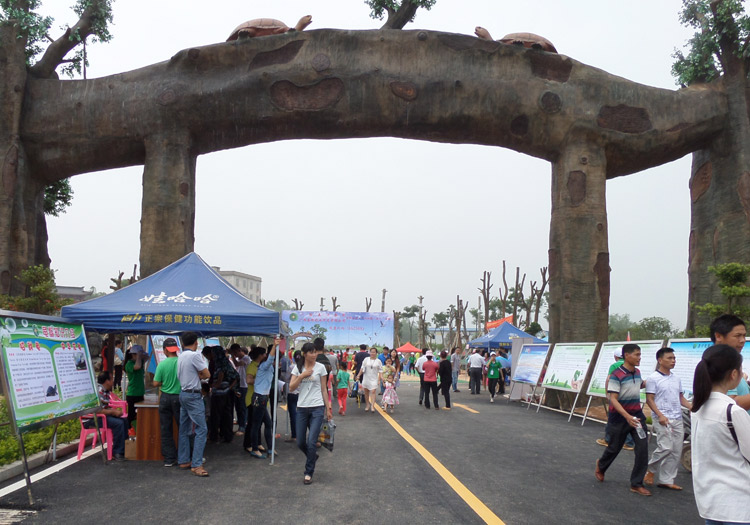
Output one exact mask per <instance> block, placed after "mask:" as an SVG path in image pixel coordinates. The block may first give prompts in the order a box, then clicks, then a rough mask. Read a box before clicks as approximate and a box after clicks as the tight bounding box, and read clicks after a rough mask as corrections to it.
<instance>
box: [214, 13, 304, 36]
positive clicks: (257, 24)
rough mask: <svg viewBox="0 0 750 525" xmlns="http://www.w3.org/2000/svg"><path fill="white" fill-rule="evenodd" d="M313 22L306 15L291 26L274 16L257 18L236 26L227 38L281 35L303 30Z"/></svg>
mask: <svg viewBox="0 0 750 525" xmlns="http://www.w3.org/2000/svg"><path fill="white" fill-rule="evenodd" d="M311 22H312V16H310V15H305V16H303V17H302V18H300V19H299V22H297V25H296V26H294V27H289V26H288V25H286V24H285V23H284V22H282V21H281V20H276V19H274V18H256V19H254V20H248V21H247V22H243V23H241V24H240V25H238V26H237V27H235V28H234V31H232V34H231V35H229V38H227V42H230V41H232V40H237V39H238V38H251V37H255V36H266V35H280V34H281V33H286V32H288V31H303V30H304V29H305V28H306V27H307V26H309V25H310V23H311Z"/></svg>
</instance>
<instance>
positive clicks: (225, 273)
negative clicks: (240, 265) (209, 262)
mask: <svg viewBox="0 0 750 525" xmlns="http://www.w3.org/2000/svg"><path fill="white" fill-rule="evenodd" d="M213 269H214V270H216V271H217V272H219V275H221V276H222V277H223V278H224V279H225V280H226V281H227V282H228V283H229V284H231V285H232V286H234V287H235V288H237V291H238V292H240V293H241V294H242V295H244V296H245V297H247V298H248V299H250V300H251V301H252V302H254V303H257V304H260V300H261V294H260V285H261V283H262V282H263V279H261V278H260V277H256V276H254V275H250V274H247V273H242V272H235V271H233V270H222V269H221V268H219V267H218V266H214V267H213Z"/></svg>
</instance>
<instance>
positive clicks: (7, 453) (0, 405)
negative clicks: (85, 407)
mask: <svg viewBox="0 0 750 525" xmlns="http://www.w3.org/2000/svg"><path fill="white" fill-rule="evenodd" d="M0 421H2V422H5V421H10V412H9V411H8V405H7V401H6V400H5V399H3V400H2V402H0ZM54 429H55V427H54V425H52V426H49V427H45V428H42V429H39V430H34V431H32V432H27V433H25V434H24V435H23V444H24V447H25V449H26V456H31V455H32V454H36V453H37V452H42V451H45V450H47V448H48V447H49V445H50V442H51V441H52V433H53V432H54ZM80 434H81V424H80V423H79V422H78V419H72V420H70V421H66V422H65V423H60V425H59V426H58V427H57V442H58V443H68V442H70V441H73V440H74V439H77V438H78V436H79V435H80ZM19 459H21V446H20V445H19V444H18V438H17V437H16V436H15V435H14V434H13V428H12V427H11V426H10V425H4V426H2V427H0V465H8V464H9V463H13V462H14V461H17V460H19Z"/></svg>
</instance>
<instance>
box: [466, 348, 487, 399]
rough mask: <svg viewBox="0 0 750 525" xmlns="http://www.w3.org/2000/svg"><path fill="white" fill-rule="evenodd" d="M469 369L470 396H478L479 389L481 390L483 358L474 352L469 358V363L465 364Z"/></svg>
mask: <svg viewBox="0 0 750 525" xmlns="http://www.w3.org/2000/svg"><path fill="white" fill-rule="evenodd" d="M467 366H468V368H469V378H470V380H471V394H472V395H479V392H480V389H481V388H482V369H483V368H484V358H483V357H482V356H481V355H479V352H477V351H474V353H473V354H471V355H470V356H469V362H468V364H467Z"/></svg>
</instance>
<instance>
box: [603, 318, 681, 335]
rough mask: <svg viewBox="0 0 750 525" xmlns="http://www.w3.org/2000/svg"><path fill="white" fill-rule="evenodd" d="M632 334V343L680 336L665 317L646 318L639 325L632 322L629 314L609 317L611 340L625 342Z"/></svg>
mask: <svg viewBox="0 0 750 525" xmlns="http://www.w3.org/2000/svg"><path fill="white" fill-rule="evenodd" d="M628 333H630V339H631V340H632V341H644V340H649V339H669V338H671V337H675V336H677V335H678V334H679V331H678V330H677V329H676V328H675V327H674V326H673V325H672V323H671V322H670V321H669V319H665V318H663V317H645V318H643V319H641V320H640V321H638V322H637V323H635V322H633V321H631V320H630V316H629V315H628V314H612V315H610V316H609V340H610V341H625V340H626V339H627V338H628Z"/></svg>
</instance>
